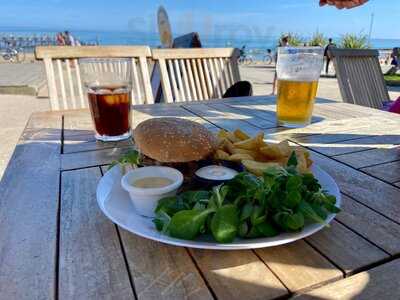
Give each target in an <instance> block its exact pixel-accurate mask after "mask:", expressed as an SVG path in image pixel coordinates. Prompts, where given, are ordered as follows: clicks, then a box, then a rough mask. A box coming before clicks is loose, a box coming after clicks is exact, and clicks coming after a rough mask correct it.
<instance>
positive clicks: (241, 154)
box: [228, 153, 254, 161]
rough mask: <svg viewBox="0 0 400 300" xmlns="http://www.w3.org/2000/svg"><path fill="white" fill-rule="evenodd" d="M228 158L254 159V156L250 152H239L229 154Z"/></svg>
mask: <svg viewBox="0 0 400 300" xmlns="http://www.w3.org/2000/svg"><path fill="white" fill-rule="evenodd" d="M228 160H232V161H242V160H254V157H253V156H251V155H249V154H244V153H237V154H232V155H231V156H229V158H228Z"/></svg>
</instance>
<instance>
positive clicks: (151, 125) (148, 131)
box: [134, 118, 218, 178]
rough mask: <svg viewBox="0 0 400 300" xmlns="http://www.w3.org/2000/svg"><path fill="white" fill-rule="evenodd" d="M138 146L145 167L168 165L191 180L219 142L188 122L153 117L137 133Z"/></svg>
mask: <svg viewBox="0 0 400 300" xmlns="http://www.w3.org/2000/svg"><path fill="white" fill-rule="evenodd" d="M134 139H135V144H136V146H137V148H138V150H139V152H140V154H141V159H140V160H141V163H142V164H143V165H165V166H170V167H173V168H176V169H178V170H180V171H181V172H182V173H183V174H184V176H185V178H190V177H191V176H192V175H193V174H194V172H195V171H196V170H197V169H198V168H199V167H201V166H202V162H204V161H206V160H207V159H209V158H211V157H212V155H213V153H214V152H215V150H216V148H217V146H218V142H217V139H216V137H215V136H214V135H213V133H212V132H211V131H209V130H208V129H207V128H205V127H204V126H202V125H201V124H198V123H196V122H192V121H189V120H185V119H179V118H153V119H149V120H146V121H144V122H142V123H140V124H139V125H138V126H137V127H136V128H135V130H134Z"/></svg>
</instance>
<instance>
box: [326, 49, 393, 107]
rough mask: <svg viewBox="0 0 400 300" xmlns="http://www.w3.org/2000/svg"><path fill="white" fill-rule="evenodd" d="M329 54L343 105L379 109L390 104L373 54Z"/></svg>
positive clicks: (360, 51) (361, 51)
mask: <svg viewBox="0 0 400 300" xmlns="http://www.w3.org/2000/svg"><path fill="white" fill-rule="evenodd" d="M330 52H331V54H332V56H333V63H334V66H335V69H336V75H337V78H338V82H339V87H340V93H341V95H342V98H343V101H344V102H347V103H353V104H358V105H362V106H368V107H372V108H379V109H380V108H382V106H383V102H384V101H388V100H390V98H389V93H388V90H387V87H386V83H385V80H384V78H383V74H382V70H381V67H380V65H379V59H378V58H379V52H378V51H377V50H369V49H336V48H334V49H330Z"/></svg>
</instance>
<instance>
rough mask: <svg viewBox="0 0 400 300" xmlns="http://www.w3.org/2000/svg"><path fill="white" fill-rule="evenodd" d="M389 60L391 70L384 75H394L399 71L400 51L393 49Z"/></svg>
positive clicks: (396, 48)
mask: <svg viewBox="0 0 400 300" xmlns="http://www.w3.org/2000/svg"><path fill="white" fill-rule="evenodd" d="M390 58H391V59H392V61H391V62H390V65H391V68H390V69H389V70H388V71H387V72H386V73H385V75H395V74H396V73H397V71H399V70H400V61H399V60H400V49H399V48H398V47H395V48H393V50H392V53H391V54H390Z"/></svg>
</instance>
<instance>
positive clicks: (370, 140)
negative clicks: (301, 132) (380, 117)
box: [296, 132, 400, 156]
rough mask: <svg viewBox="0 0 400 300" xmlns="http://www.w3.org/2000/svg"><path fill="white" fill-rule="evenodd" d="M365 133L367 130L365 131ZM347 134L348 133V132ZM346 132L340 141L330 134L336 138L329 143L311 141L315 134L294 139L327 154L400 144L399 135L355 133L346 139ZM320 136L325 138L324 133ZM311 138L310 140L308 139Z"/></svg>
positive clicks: (339, 153)
mask: <svg viewBox="0 0 400 300" xmlns="http://www.w3.org/2000/svg"><path fill="white" fill-rule="evenodd" d="M365 133H366V134H367V132H365ZM348 134H349V133H348ZM348 134H343V138H345V139H346V140H344V141H340V140H338V138H340V134H339V135H336V134H335V135H331V136H332V137H334V138H336V140H331V141H329V143H324V142H322V141H319V142H314V143H313V142H312V140H316V139H318V137H316V136H309V137H301V138H297V139H296V141H297V142H300V143H301V144H302V145H303V146H306V147H309V148H311V149H313V150H315V151H318V152H320V153H322V154H325V155H328V156H334V155H341V154H348V153H352V152H359V151H365V150H372V149H378V148H379V149H390V148H393V147H394V145H397V144H400V135H391V134H388V135H379V136H365V137H363V136H362V135H357V138H356V139H351V140H348V138H349V136H348ZM322 137H324V138H325V141H326V139H327V137H326V135H323V136H322ZM310 140H311V141H310Z"/></svg>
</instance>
